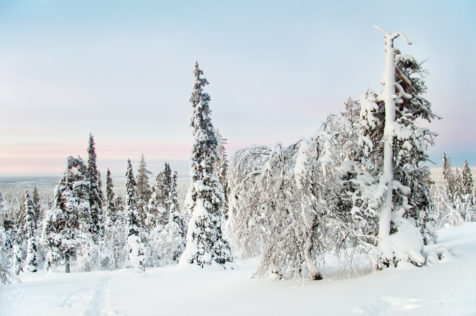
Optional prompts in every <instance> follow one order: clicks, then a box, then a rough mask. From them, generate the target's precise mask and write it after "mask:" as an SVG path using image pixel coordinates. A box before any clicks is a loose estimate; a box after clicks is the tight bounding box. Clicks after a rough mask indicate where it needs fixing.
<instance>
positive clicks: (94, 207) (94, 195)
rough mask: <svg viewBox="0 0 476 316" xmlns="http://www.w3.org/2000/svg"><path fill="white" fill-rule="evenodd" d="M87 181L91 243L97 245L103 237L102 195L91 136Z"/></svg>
mask: <svg viewBox="0 0 476 316" xmlns="http://www.w3.org/2000/svg"><path fill="white" fill-rule="evenodd" d="M88 180H89V201H90V202H89V204H90V212H91V224H90V228H89V229H90V232H91V236H92V238H93V241H94V242H96V243H97V242H98V241H99V240H101V239H102V238H103V236H104V214H103V209H102V199H103V194H102V190H101V186H100V175H99V171H98V168H97V164H96V147H95V144H94V137H93V135H92V134H89V144H88Z"/></svg>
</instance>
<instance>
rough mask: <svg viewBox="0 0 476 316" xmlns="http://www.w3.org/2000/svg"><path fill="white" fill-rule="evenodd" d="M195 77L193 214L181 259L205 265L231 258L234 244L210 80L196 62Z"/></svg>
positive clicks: (192, 99) (192, 168)
mask: <svg viewBox="0 0 476 316" xmlns="http://www.w3.org/2000/svg"><path fill="white" fill-rule="evenodd" d="M194 75H195V81H194V85H193V91H192V96H191V98H190V102H191V103H192V106H193V114H192V119H191V126H192V128H193V136H194V143H193V149H192V157H191V175H192V183H191V187H190V192H189V197H190V200H189V202H188V203H187V204H188V205H187V206H186V207H188V212H189V213H190V214H191V218H190V222H189V226H188V232H187V246H186V248H185V251H184V253H183V254H182V257H181V258H180V261H181V262H184V263H191V264H196V265H199V266H201V267H203V266H204V265H209V264H212V263H217V264H221V265H224V264H225V263H227V262H231V261H232V260H233V257H232V255H231V250H230V246H229V245H228V242H227V241H226V240H225V238H224V236H223V223H224V216H223V205H224V194H223V188H222V186H221V185H220V182H219V181H218V179H217V178H216V177H215V175H214V172H213V166H214V164H215V162H216V160H217V152H216V148H217V137H216V132H215V129H214V128H213V125H212V122H211V118H210V108H209V105H208V103H209V102H210V96H209V95H208V94H207V93H205V92H203V88H204V86H205V85H206V84H208V81H207V80H206V79H205V78H202V75H203V71H202V70H201V69H200V68H199V66H198V63H196V64H195V71H194Z"/></svg>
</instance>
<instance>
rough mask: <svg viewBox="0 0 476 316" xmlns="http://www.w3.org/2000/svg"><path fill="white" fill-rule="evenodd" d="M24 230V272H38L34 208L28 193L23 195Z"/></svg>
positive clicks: (36, 217)
mask: <svg viewBox="0 0 476 316" xmlns="http://www.w3.org/2000/svg"><path fill="white" fill-rule="evenodd" d="M25 211H26V218H25V230H26V232H27V238H28V241H27V243H28V245H27V251H26V263H25V264H26V270H27V271H29V272H36V271H38V261H39V258H38V257H39V255H38V244H37V241H36V228H37V226H38V225H37V222H36V221H37V219H38V216H37V214H36V208H35V205H34V204H33V201H32V200H31V198H30V194H29V193H28V191H26V193H25Z"/></svg>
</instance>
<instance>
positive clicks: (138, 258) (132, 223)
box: [126, 160, 145, 272]
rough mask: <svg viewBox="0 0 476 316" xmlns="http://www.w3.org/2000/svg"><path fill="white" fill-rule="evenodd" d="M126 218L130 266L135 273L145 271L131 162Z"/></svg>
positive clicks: (127, 187) (128, 170) (129, 162)
mask: <svg viewBox="0 0 476 316" xmlns="http://www.w3.org/2000/svg"><path fill="white" fill-rule="evenodd" d="M126 193H127V201H126V214H127V215H126V216H127V246H128V260H129V266H130V267H131V268H132V269H134V270H135V271H138V272H142V271H144V270H145V250H144V245H143V243H142V236H141V228H142V223H141V219H140V214H139V212H138V210H137V193H136V182H135V179H134V174H133V172H132V164H131V161H130V160H128V161H127V172H126Z"/></svg>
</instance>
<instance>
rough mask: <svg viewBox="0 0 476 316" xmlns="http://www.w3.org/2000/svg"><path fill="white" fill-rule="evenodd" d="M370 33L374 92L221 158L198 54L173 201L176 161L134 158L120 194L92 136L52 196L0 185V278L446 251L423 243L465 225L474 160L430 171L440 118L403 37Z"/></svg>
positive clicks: (313, 271) (303, 263) (387, 260)
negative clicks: (377, 82) (290, 132)
mask: <svg viewBox="0 0 476 316" xmlns="http://www.w3.org/2000/svg"><path fill="white" fill-rule="evenodd" d="M377 29H378V30H379V31H381V33H382V34H383V37H384V45H385V46H384V52H385V69H384V73H383V77H382V78H383V79H382V87H381V90H380V91H372V90H371V89H369V90H367V91H363V95H362V97H360V98H356V99H353V98H349V99H348V100H347V101H345V103H344V106H343V107H342V109H341V111H340V112H339V113H333V114H330V115H328V116H327V118H326V119H325V120H324V122H323V123H322V125H321V127H320V129H319V132H318V133H317V134H315V135H310V136H309V137H308V138H304V139H299V140H296V142H294V143H293V144H291V145H289V146H282V145H280V144H277V145H274V146H253V147H248V148H243V149H241V150H238V151H237V152H235V153H233V154H232V155H230V156H228V155H227V151H226V144H227V143H226V139H225V138H224V137H223V136H222V135H221V134H220V133H219V132H218V129H217V128H216V127H215V126H214V125H213V123H212V117H211V110H210V103H211V98H210V96H209V95H208V93H207V92H206V85H208V81H207V79H205V77H204V72H203V71H202V69H201V68H200V67H199V64H198V63H196V64H195V68H194V71H193V75H194V77H193V88H192V93H191V97H190V103H191V110H192V116H191V121H190V126H191V130H192V133H193V134H192V135H193V147H192V150H191V157H190V185H189V187H188V192H187V195H186V197H185V200H184V201H181V200H179V194H178V190H179V188H178V184H177V177H178V176H177V171H174V170H172V168H171V165H170V164H169V163H165V165H164V168H163V170H162V171H161V172H159V173H158V174H157V175H152V174H151V172H150V171H149V170H148V169H147V164H146V161H145V158H144V157H142V159H141V161H140V165H139V167H138V169H137V170H134V169H133V166H132V164H131V161H130V160H128V162H127V170H124V174H125V179H126V181H125V182H126V192H125V194H119V193H118V191H117V190H115V188H114V183H113V180H112V176H111V172H110V171H109V170H102V172H101V171H100V170H99V169H98V167H97V155H96V150H95V138H94V136H93V135H92V134H91V135H90V138H89V142H88V146H87V150H88V157H87V161H85V160H83V159H82V158H81V157H72V156H70V157H67V158H66V157H65V159H66V170H65V172H64V174H63V176H62V177H61V180H60V181H59V183H58V184H57V186H56V187H55V189H54V192H51V193H49V194H45V195H41V194H40V193H39V191H38V190H37V189H36V188H34V189H33V190H31V189H30V188H28V190H29V191H26V192H24V194H22V196H16V197H10V198H9V199H6V198H5V197H4V195H2V193H1V192H0V280H1V283H3V284H7V283H11V282H15V281H18V280H20V279H21V277H22V275H25V274H27V273H37V272H39V271H42V270H46V271H57V272H58V271H61V272H66V273H69V272H86V271H97V270H117V269H124V268H128V269H132V270H134V271H137V272H139V273H140V272H143V271H145V270H146V269H148V268H152V267H161V266H165V265H174V264H180V265H197V266H199V267H206V266H210V265H212V266H219V267H223V269H231V268H233V263H234V262H235V261H237V260H243V259H249V258H257V262H258V264H257V267H256V271H255V275H258V276H273V277H276V278H278V279H295V278H305V279H310V280H320V279H322V278H323V277H324V276H323V273H322V271H321V268H322V265H323V262H324V261H325V258H326V257H327V256H329V255H332V256H336V257H339V258H341V259H342V260H341V261H339V262H340V263H339V264H341V265H343V266H345V265H346V264H350V263H351V262H353V261H354V259H355V258H365V260H366V261H367V262H369V263H370V265H371V266H372V269H373V270H382V269H386V268H389V267H396V266H398V265H399V264H401V263H403V262H405V263H410V264H411V265H413V266H417V267H422V266H424V265H427V264H430V263H431V264H433V263H437V262H438V261H440V260H442V259H444V257H445V256H446V255H447V253H446V252H445V249H443V248H438V249H436V250H435V251H433V252H424V251H423V249H424V246H425V245H431V244H434V243H436V242H437V240H438V234H437V231H438V230H439V229H441V228H443V227H448V226H456V225H460V224H462V223H463V222H471V221H476V200H475V190H474V185H473V179H472V173H471V169H470V167H469V164H468V162H467V161H465V163H464V167H463V168H462V169H459V168H453V167H452V166H451V163H450V157H449V156H448V155H446V154H444V156H443V157H442V166H443V167H442V169H443V181H442V182H441V183H437V182H435V181H434V180H432V178H431V172H430V167H431V166H432V162H431V161H430V160H429V156H428V151H429V148H430V147H431V146H432V145H433V144H434V142H435V141H437V135H436V134H435V133H434V132H432V130H431V122H432V121H434V120H438V119H440V117H439V116H438V113H433V111H432V107H431V102H430V100H427V99H426V98H425V93H426V91H427V88H426V85H425V75H426V73H425V71H424V67H423V65H422V63H421V62H420V61H418V60H417V59H415V58H414V57H412V56H409V55H406V54H404V53H403V52H404V47H402V49H401V50H402V51H400V49H397V48H396V47H395V43H396V40H397V39H403V42H406V43H407V44H409V41H408V40H407V39H406V37H405V36H404V35H403V34H402V33H388V32H386V31H384V30H382V29H380V28H378V27H377ZM3 193H5V192H3ZM359 260H360V259H359ZM377 273H378V272H377ZM251 276H252V275H250V277H251Z"/></svg>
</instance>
